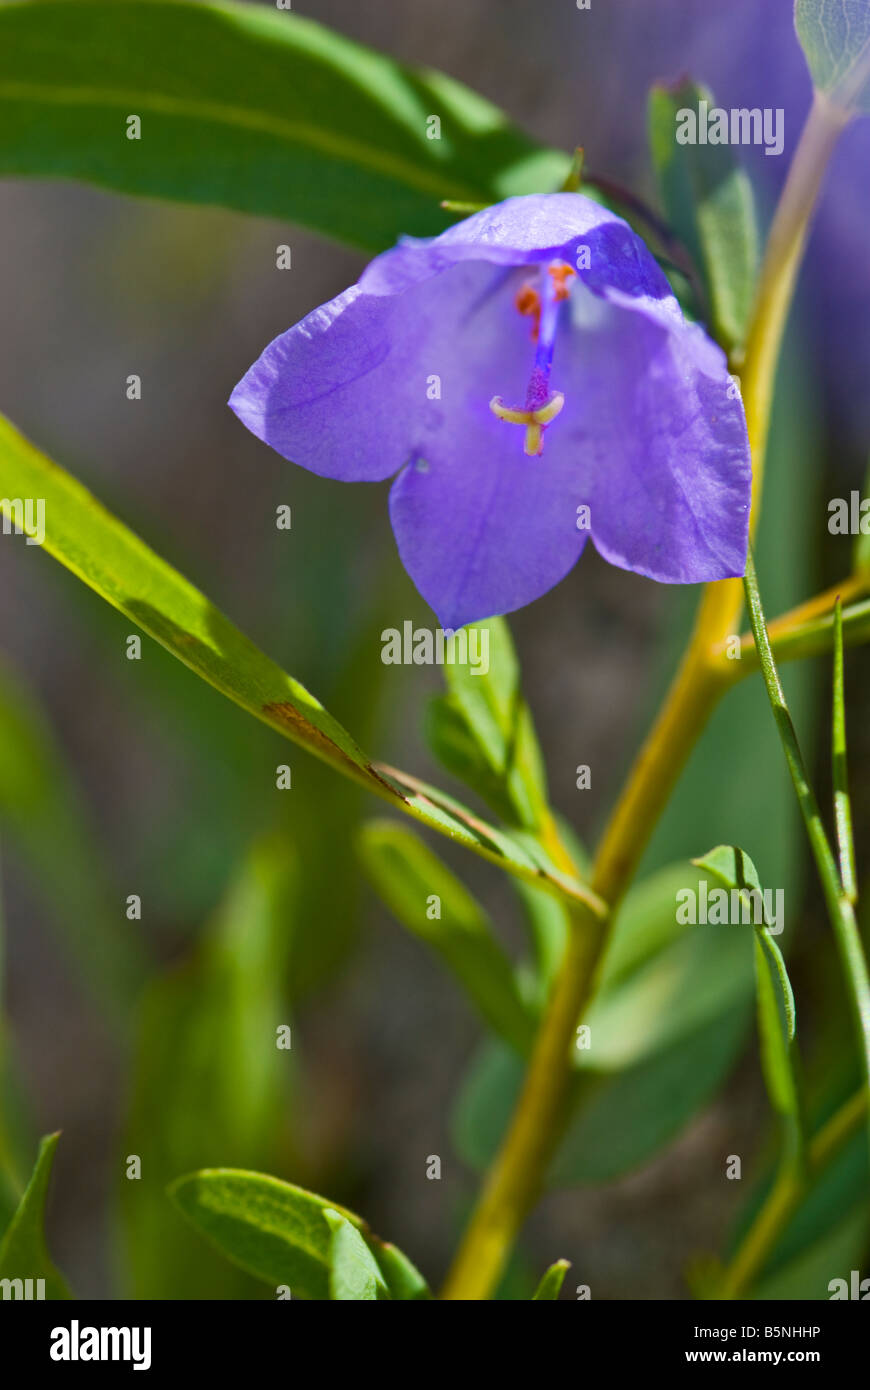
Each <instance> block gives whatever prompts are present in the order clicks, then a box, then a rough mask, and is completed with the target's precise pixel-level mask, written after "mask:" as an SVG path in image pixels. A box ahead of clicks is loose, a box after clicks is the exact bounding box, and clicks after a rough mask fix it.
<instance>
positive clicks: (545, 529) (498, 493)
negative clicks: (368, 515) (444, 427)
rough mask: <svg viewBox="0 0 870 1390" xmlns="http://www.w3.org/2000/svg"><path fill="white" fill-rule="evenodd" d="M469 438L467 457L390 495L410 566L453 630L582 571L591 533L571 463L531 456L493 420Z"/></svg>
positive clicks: (478, 422) (478, 423)
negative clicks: (581, 523)
mask: <svg viewBox="0 0 870 1390" xmlns="http://www.w3.org/2000/svg"><path fill="white" fill-rule="evenodd" d="M466 442H467V446H468V451H469V452H468V455H467V456H466V455H465V454H464V453H456V452H454V453H451V454H447V455H445V456H444V457H443V458H432V459H427V460H425V461H420V462H418V463H412V464H410V465H409V466H408V467H407V468H405V469H403V471H402V472H401V473H400V474H399V476H398V478H397V479H396V481H395V482H394V484H393V487H392V491H391V492H390V517H391V520H392V523H393V531H394V532H395V536H396V541H397V543H398V546H399V554H400V555H401V557H402V563H403V564H404V566H405V569H406V570H407V571H408V573H409V574H410V576H411V578H412V579H413V581H414V583H415V584H416V586H417V588H418V589H419V591H420V593H421V594H422V595H423V597H424V599H425V600H426V602H427V603H428V604H429V605H430V607H432V608H434V610H435V612H436V613H437V615H438V619H439V621H440V623H441V625H442V627H445V628H459V627H462V626H463V625H464V624H465V623H470V622H476V621H480V620H482V619H484V618H489V617H492V616H493V615H494V614H497V613H499V614H500V613H511V612H513V610H514V609H516V608H522V607H523V606H524V605H525V604H527V603H531V602H532V600H533V599H536V598H540V596H541V595H542V594H545V593H546V592H547V590H548V589H552V588H553V586H554V585H555V584H558V583H559V581H560V580H561V579H564V577H565V575H566V574H567V573H568V571H569V570H570V569H572V568H573V566H574V564H575V562H576V561H577V559H578V557H579V555H580V552H581V551H582V549H583V544H584V541H585V540H586V535H587V533H586V532H585V531H582V530H578V528H577V505H578V504H579V503H582V501H583V498H582V496H580V495H579V493H578V492H577V488H576V485H575V474H576V469H575V467H574V465H573V463H572V462H571V461H570V459H569V460H567V461H564V460H563V462H562V463H561V464H556V463H554V461H553V460H551V459H548V458H547V455H546V452H545V453H544V455H543V457H541V458H529V457H528V456H527V455H526V454H524V453H523V449H522V439H521V436H520V435H519V434H518V432H517V431H515V430H513V429H512V428H511V427H510V426H505V425H504V424H503V423H502V422H501V421H499V420H496V419H495V417H494V416H492V415H490V416H489V418H488V419H487V418H486V416H484V415H483V414H481V415H480V416H479V418H476V419H475V420H474V421H473V423H471V422H470V423H469V428H468V432H467V441H466ZM470 459H472V460H473V464H474V466H473V468H470V467H469V460H470Z"/></svg>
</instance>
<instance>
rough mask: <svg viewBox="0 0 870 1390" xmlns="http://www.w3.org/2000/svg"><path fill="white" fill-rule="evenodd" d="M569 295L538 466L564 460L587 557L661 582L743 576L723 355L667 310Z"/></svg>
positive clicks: (747, 479) (740, 476)
mask: <svg viewBox="0 0 870 1390" xmlns="http://www.w3.org/2000/svg"><path fill="white" fill-rule="evenodd" d="M610 299H611V301H612V302H606V303H602V302H601V301H600V300H598V301H595V300H592V299H591V298H590V297H589V296H584V295H583V293H582V291H581V292H579V293H578V292H577V291H576V290H575V291H574V294H573V297H572V310H573V320H574V322H573V328H572V331H571V332H570V333H569V332H567V331H566V332H565V333H563V334H562V335H561V337H560V341H559V342H558V343H557V347H556V354H555V360H554V368H553V385H554V387H555V388H556V389H558V390H561V391H563V392H564V393H565V407H564V410H563V411H562V414H561V415H560V416H559V418H558V420H557V421H556V422H555V424H554V425H553V427H552V428H551V429H550V430H549V431H548V433H547V443H546V447H545V452H544V457H543V462H544V464H546V463H547V462H548V456H549V460H552V458H553V457H554V456H555V455H557V456H558V458H559V459H560V461H561V459H562V458H563V456H564V457H565V458H573V459H574V460H575V461H576V465H577V487H578V490H579V492H580V494H581V500H583V501H585V502H587V503H588V504H589V507H590V510H591V534H592V539H593V542H594V544H595V547H596V549H597V550H598V551H599V552H600V553H601V554H602V555H603V556H604V557H605V559H607V560H609V561H610V563H611V564H615V565H619V566H621V567H622V568H624V569H630V570H634V571H636V572H637V573H638V574H643V575H647V576H649V577H650V578H652V579H657V580H659V581H661V582H665V583H682V584H686V583H698V582H702V581H706V580H711V579H723V578H726V577H727V576H733V575H742V574H743V571H744V568H745V565H746V545H747V533H748V525H749V500H750V489H751V476H752V475H751V466H750V462H749V444H748V440H747V436H746V423H745V419H744V415H743V406H742V404H741V402H740V399H739V397H738V396H737V394H736V389H735V388H734V386H733V385H732V383H731V380H730V378H729V376H728V371H727V365H726V361H725V356H724V354H723V353H722V352H721V351H720V349H719V348H718V347H716V346H715V345H714V344H713V343H711V342H710V340H709V339H708V338H706V337H705V335H704V334H703V332H702V331H701V329H700V328H698V327H697V326H695V325H692V324H688V323H686V322H685V321H684V320H683V319H682V316H681V315H680V313H679V310H678V309H677V308H676V305H675V304H674V305H673V308H671V307H670V306H669V305H668V303H667V302H663V301H655V302H653V303H650V302H648V301H646V300H644V299H643V298H637V299H635V300H629V299H627V298H626V297H624V296H622V295H620V294H618V293H617V294H614V295H612V296H611V297H610Z"/></svg>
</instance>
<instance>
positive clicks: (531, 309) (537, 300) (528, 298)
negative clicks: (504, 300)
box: [514, 284, 541, 343]
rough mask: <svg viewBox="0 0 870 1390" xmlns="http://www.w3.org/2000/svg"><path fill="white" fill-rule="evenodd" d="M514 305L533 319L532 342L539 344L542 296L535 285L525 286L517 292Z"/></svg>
mask: <svg viewBox="0 0 870 1390" xmlns="http://www.w3.org/2000/svg"><path fill="white" fill-rule="evenodd" d="M514 304H515V305H516V308H517V310H518V312H519V313H521V314H524V315H526V316H527V317H529V318H531V319H532V342H533V343H534V342H537V340H538V333H539V332H540V329H541V296H540V295H539V294H538V291H537V290H536V289H535V287H534V285H529V284H525V285H523V286H522V288H521V289H519V290H518V291H517V296H516V299H515V300H514Z"/></svg>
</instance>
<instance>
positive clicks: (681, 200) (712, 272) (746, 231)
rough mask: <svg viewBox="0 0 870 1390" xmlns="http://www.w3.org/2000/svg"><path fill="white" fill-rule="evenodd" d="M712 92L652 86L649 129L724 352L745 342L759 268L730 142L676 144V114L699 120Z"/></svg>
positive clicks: (671, 209)
mask: <svg viewBox="0 0 870 1390" xmlns="http://www.w3.org/2000/svg"><path fill="white" fill-rule="evenodd" d="M701 103H706V104H707V106H706V109H707V110H709V109H712V108H713V106H714V105H715V102H714V100H713V97H712V94H711V93H710V92H709V91H708V90H707V89H706V88H705V87H702V86H699V85H698V84H697V83H695V82H690V81H683V82H681V83H680V84H679V85H677V86H675V87H653V89H652V91H651V93H650V104H649V130H650V145H651V148H652V157H653V164H654V166H655V170H656V174H657V176H658V182H659V191H660V196H661V201H662V205H663V208H664V212H665V216H666V217H667V220H668V222H669V223H670V225H671V227H672V228H673V230H674V231H675V232H676V234H677V236H678V237H679V239H680V240H681V241H682V243H683V244H684V245H685V246H686V248H687V250H688V251H689V252H690V253H691V255H692V258H693V260H694V261H695V263H696V265H697V266H698V268H699V269H700V271H701V274H702V277H703V282H704V288H705V291H706V295H707V299H708V302H709V306H710V315H711V320H712V322H711V327H712V330H713V333H714V335H715V336H716V338H717V339H718V340H719V342H721V344H722V346H723V347H724V348H726V349H727V350H728V351H729V352H730V351H733V350H734V349H735V348H739V347H740V345H741V344H742V343H743V339H744V336H745V334H746V328H747V324H748V320H749V312H750V309H751V307H752V299H753V295H754V292H755V278H756V273H757V269H758V228H757V224H756V218H755V205H754V201H753V196H752V185H751V184H750V182H749V178H748V176H747V175H746V173H745V172H744V170H743V169H741V167H740V165H739V164H738V163H737V160H736V158H735V156H734V150H733V147H732V146H731V145H727V144H725V145H712V144H709V143H706V142H704V143H701V142H700V141H695V142H694V143H687V144H681V143H679V142H678V139H677V131H678V129H679V118H678V113H679V112H681V111H691V112H693V113H694V116H695V119H696V120H697V119H700V118H699V115H698V113H699V109H701Z"/></svg>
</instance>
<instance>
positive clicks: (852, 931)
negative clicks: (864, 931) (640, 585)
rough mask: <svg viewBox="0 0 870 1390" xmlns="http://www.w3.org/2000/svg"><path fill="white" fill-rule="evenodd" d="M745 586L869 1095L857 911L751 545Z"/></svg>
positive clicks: (869, 1007) (868, 1010)
mask: <svg viewBox="0 0 870 1390" xmlns="http://www.w3.org/2000/svg"><path fill="white" fill-rule="evenodd" d="M743 585H744V590H745V593H746V602H747V607H748V609H749V617H750V622H751V625H752V634H753V637H754V638H755V645H756V648H757V649H758V657H759V662H760V665H761V672H762V675H763V677H764V684H765V688H766V691H767V698H768V701H769V703H770V708H771V711H772V713H773V718H774V722H775V725H776V729H777V733H778V734H779V738H780V743H781V744H782V751H783V755H784V757H785V761H786V765H787V767H788V770H789V775H790V777H791V780H792V785H793V787H794V792H795V796H796V798H797V802H798V806H799V808H800V812H801V816H802V818H803V822H804V828H805V830H806V833H807V838H808V840H809V842H810V849H811V850H812V854H813V859H814V860H815V864H816V869H817V872H818V875H819V881H820V883H821V886H822V892H823V895H824V898H825V906H826V908H827V911H828V917H829V919H830V922H831V926H832V927H833V930H834V937H835V939H836V942H837V950H838V952H839V955H840V961H841V964H842V968H843V974H844V977H845V980H846V986H847V991H848V998H849V1006H850V1009H851V1012H852V1019H853V1024H854V1028H855V1035H856V1039H857V1043H858V1049H859V1055H860V1058H861V1070H862V1077H863V1084H864V1088H865V1091H866V1093H867V1095H868V1096H870V972H868V968H867V959H866V956H865V955H864V946H863V943H862V941H861V933H860V932H859V930H858V924H857V922H856V920H855V911H854V908H853V906H852V904H851V902H850V901H849V899H848V898H847V897H846V895H845V893H844V892H843V885H842V883H841V881H840V873H839V869H838V867H837V861H836V858H835V856H834V851H833V850H832V848H831V845H830V842H829V840H828V836H827V833H826V831H825V826H824V822H823V821H822V817H821V813H820V811H819V804H818V801H817V800H816V795H815V792H814V791H813V788H812V786H811V784H810V781H809V778H808V776H807V770H806V766H805V764H804V760H803V755H802V753H801V750H800V744H799V743H798V738H797V733H796V731H795V727H794V724H793V722H792V718H791V714H790V713H789V708H788V705H787V703H786V699H785V691H784V690H783V688H782V681H781V680H780V677H779V671H778V670H777V667H776V662H775V661H774V658H773V652H772V650H771V645H770V636H769V634H768V631H767V624H766V622H765V619H764V609H763V607H762V603H761V594H760V592H759V588H758V575H757V573H756V570H755V558H754V556H753V554H752V548H751V547H750V551H749V556H748V559H747V564H746V574H745V576H744V580H743ZM868 1118H870V1112H868Z"/></svg>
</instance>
